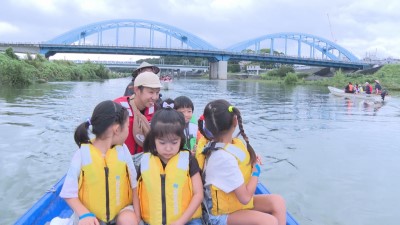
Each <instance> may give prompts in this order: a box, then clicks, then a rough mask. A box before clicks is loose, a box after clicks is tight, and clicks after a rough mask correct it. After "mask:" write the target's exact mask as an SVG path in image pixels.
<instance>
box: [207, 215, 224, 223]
mask: <svg viewBox="0 0 400 225" xmlns="http://www.w3.org/2000/svg"><path fill="white" fill-rule="evenodd" d="M208 216H209V219H210V222H211V224H212V225H226V224H227V223H228V214H223V215H218V216H214V215H212V214H211V213H210V214H209V215H208Z"/></svg>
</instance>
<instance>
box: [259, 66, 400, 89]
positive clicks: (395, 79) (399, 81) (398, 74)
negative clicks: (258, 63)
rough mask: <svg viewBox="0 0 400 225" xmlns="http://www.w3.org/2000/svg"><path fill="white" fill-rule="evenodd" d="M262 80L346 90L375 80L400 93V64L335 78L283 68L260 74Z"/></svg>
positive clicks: (340, 75)
mask: <svg viewBox="0 0 400 225" xmlns="http://www.w3.org/2000/svg"><path fill="white" fill-rule="evenodd" d="M260 78H261V79H262V80H266V81H270V82H280V83H285V84H290V85H294V84H305V85H319V86H334V87H338V88H344V87H345V86H346V85H347V84H348V83H349V82H352V83H353V84H361V85H362V86H364V84H365V82H369V83H370V84H373V83H374V81H375V80H379V82H380V83H381V85H382V87H383V88H385V89H388V90H392V91H400V64H388V65H384V66H383V67H382V68H381V69H379V70H378V71H376V72H375V73H373V74H363V73H362V71H361V72H353V73H344V72H343V71H342V70H337V71H335V72H334V75H333V76H315V75H312V74H308V73H304V72H295V71H294V69H293V68H292V67H291V66H282V67H280V68H277V69H272V70H270V71H268V72H267V73H263V74H260Z"/></svg>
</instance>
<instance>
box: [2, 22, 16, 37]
mask: <svg viewBox="0 0 400 225" xmlns="http://www.w3.org/2000/svg"><path fill="white" fill-rule="evenodd" d="M18 32H19V29H18V27H16V26H14V25H12V24H10V23H7V22H1V21H0V35H6V34H11V33H18Z"/></svg>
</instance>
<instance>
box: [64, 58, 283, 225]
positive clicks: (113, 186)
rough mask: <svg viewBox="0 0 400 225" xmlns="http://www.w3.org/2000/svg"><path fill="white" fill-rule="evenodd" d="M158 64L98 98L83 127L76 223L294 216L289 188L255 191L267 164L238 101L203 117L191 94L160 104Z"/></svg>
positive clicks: (75, 179)
mask: <svg viewBox="0 0 400 225" xmlns="http://www.w3.org/2000/svg"><path fill="white" fill-rule="evenodd" d="M138 70H140V71H138ZM158 72H159V69H158V68H157V67H155V66H153V65H151V64H148V65H145V66H142V67H140V68H138V69H137V70H136V71H134V73H133V75H134V76H133V79H132V83H131V84H129V85H128V87H127V91H128V90H129V91H132V93H130V92H125V94H124V96H122V97H120V98H117V99H115V100H113V101H111V100H107V101H103V102H101V103H99V104H98V105H97V106H96V107H95V109H94V111H93V114H92V116H91V118H90V119H88V120H87V121H85V122H83V123H82V124H80V125H79V126H78V127H77V128H76V130H75V135H74V139H75V142H76V144H77V145H78V147H79V149H78V150H77V151H76V152H75V154H74V156H73V158H72V162H71V166H70V168H69V170H68V173H67V176H66V179H65V182H64V186H63V188H62V191H61V193H60V196H61V197H62V198H64V199H65V200H66V202H67V203H68V205H69V206H70V207H71V208H72V209H73V211H74V215H73V220H74V224H79V225H100V224H119V225H121V224H150V225H160V224H163V225H164V224H168V225H170V224H171V225H183V224H189V225H200V224H217V225H223V224H229V225H234V224H271V225H284V224H286V206H285V202H284V200H283V198H282V197H281V196H279V195H275V194H263V195H254V192H255V189H256V186H257V183H258V181H259V176H260V173H261V165H262V163H261V159H260V157H259V156H258V155H256V153H255V151H254V149H253V147H252V146H251V144H250V142H249V139H248V137H247V134H246V133H245V130H244V126H243V122H242V115H241V113H240V111H239V109H238V108H237V107H235V106H234V105H232V104H231V103H229V102H228V101H226V100H223V99H219V100H214V101H211V102H209V103H208V104H207V105H206V106H205V108H204V110H203V114H202V115H201V116H200V118H198V119H197V120H196V119H194V118H193V111H194V105H193V102H192V101H191V100H190V98H188V97H187V96H179V97H177V98H175V99H165V100H164V101H162V102H158V101H159V99H160V88H161V83H160V79H159V77H158V76H157V74H156V73H158ZM157 102H158V103H157ZM237 128H238V129H239V134H240V135H241V137H242V139H243V140H244V141H242V139H239V138H237V136H238V135H234V133H235V131H236V129H237ZM89 131H90V132H91V133H93V134H94V136H95V137H94V138H90V137H89ZM202 203H203V204H202ZM202 205H203V207H202Z"/></svg>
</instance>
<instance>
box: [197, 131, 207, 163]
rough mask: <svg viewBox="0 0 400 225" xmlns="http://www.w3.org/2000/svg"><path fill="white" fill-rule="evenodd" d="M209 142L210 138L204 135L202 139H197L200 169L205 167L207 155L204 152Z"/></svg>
mask: <svg viewBox="0 0 400 225" xmlns="http://www.w3.org/2000/svg"><path fill="white" fill-rule="evenodd" d="M207 143H208V140H207V138H205V137H204V136H203V135H201V137H200V139H199V140H198V141H197V148H196V153H195V157H196V159H197V162H198V163H199V167H200V169H202V170H203V167H204V160H205V155H203V154H202V152H203V149H204V147H205V146H206V144H207Z"/></svg>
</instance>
